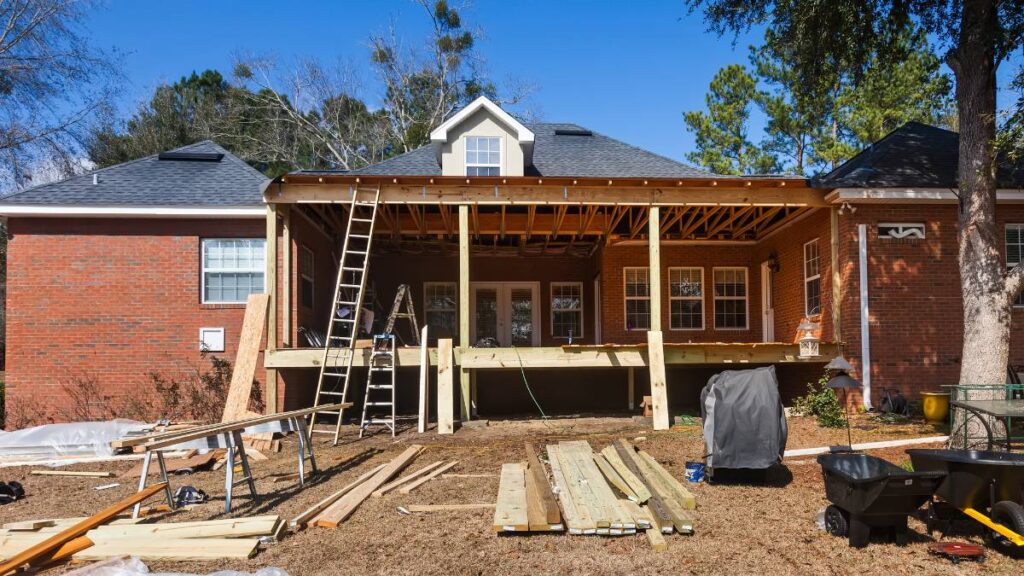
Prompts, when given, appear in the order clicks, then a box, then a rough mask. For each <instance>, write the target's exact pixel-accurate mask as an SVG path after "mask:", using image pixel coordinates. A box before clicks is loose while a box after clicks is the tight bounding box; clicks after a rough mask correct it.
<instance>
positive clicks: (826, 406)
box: [793, 372, 846, 428]
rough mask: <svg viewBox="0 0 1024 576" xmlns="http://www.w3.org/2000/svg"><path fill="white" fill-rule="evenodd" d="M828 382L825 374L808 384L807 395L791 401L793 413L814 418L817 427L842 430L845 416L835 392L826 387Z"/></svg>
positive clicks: (827, 375)
mask: <svg viewBox="0 0 1024 576" xmlns="http://www.w3.org/2000/svg"><path fill="white" fill-rule="evenodd" d="M828 380H829V374H828V373H827V372H826V373H825V374H824V375H823V376H822V377H821V378H819V379H818V382H817V383H814V382H810V383H808V384H807V395H806V396H800V397H799V398H796V399H795V400H793V411H794V412H796V413H797V414H800V415H802V416H814V418H815V420H816V421H817V422H818V426H823V427H825V428H842V427H844V426H846V416H845V415H844V414H843V407H842V406H841V405H840V404H839V397H838V396H836V392H835V390H833V389H831V388H829V387H828Z"/></svg>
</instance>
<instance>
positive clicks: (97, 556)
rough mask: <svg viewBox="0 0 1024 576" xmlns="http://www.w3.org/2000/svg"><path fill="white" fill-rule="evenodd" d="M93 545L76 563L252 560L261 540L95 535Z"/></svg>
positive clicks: (77, 556)
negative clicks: (121, 559) (121, 558)
mask: <svg viewBox="0 0 1024 576" xmlns="http://www.w3.org/2000/svg"><path fill="white" fill-rule="evenodd" d="M89 539H90V540H92V541H93V545H92V546H91V547H89V548H86V549H85V550H82V551H81V552H76V553H75V555H74V556H72V558H74V559H75V560H105V559H107V558H111V557H113V556H135V557H138V558H141V559H142V560H148V561H155V560H220V559H222V558H252V557H253V556H255V555H256V550H257V547H258V546H259V543H260V541H259V539H258V538H153V537H146V536H143V537H140V538H132V537H127V538H122V537H114V538H106V537H105V536H102V535H92V536H89Z"/></svg>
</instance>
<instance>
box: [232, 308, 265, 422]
mask: <svg viewBox="0 0 1024 576" xmlns="http://www.w3.org/2000/svg"><path fill="white" fill-rule="evenodd" d="M269 302H270V295H269V294H250V295H249V301H248V302H247V303H246V305H245V318H244V319H243V320H242V336H241V338H240V339H239V341H238V353H237V354H236V356H235V366H234V369H233V370H232V372H231V386H230V387H229V388H228V398H227V401H226V402H225V403H224V415H223V417H222V418H221V419H220V420H221V422H230V421H232V420H240V419H242V418H245V417H247V416H248V414H247V413H248V412H249V396H250V395H251V394H252V381H253V379H255V377H256V363H257V361H258V359H259V355H260V343H261V341H262V340H263V332H264V328H265V327H266V323H267V304H268V303H269Z"/></svg>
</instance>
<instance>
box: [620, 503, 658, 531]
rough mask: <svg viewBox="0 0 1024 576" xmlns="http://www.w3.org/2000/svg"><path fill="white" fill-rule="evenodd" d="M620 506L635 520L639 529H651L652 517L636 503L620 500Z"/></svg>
mask: <svg viewBox="0 0 1024 576" xmlns="http://www.w3.org/2000/svg"><path fill="white" fill-rule="evenodd" d="M619 506H620V507H621V508H622V509H623V510H624V511H625V512H626V514H628V515H629V516H630V517H631V518H632V519H633V522H634V523H635V524H636V527H637V528H638V529H640V530H646V529H648V528H650V527H651V515H650V514H649V513H648V512H645V511H644V509H643V508H641V507H640V505H639V504H637V503H636V502H633V501H632V500H626V499H625V498H622V499H620V500H619Z"/></svg>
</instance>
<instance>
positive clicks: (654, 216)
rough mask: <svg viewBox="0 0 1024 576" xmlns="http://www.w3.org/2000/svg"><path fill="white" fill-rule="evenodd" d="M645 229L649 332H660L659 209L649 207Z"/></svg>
mask: <svg viewBox="0 0 1024 576" xmlns="http://www.w3.org/2000/svg"><path fill="white" fill-rule="evenodd" d="M647 227H648V230H647V245H648V247H649V248H648V254H647V256H648V266H649V267H650V269H649V280H648V286H649V288H648V290H650V294H651V330H655V331H661V208H659V207H657V206H651V208H650V210H649V214H648V217H647Z"/></svg>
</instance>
